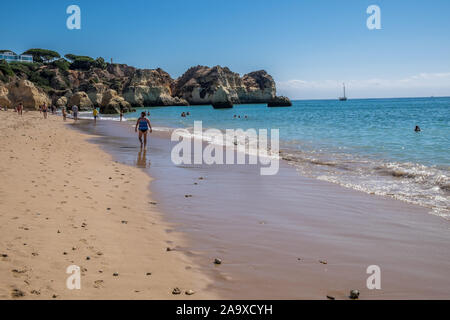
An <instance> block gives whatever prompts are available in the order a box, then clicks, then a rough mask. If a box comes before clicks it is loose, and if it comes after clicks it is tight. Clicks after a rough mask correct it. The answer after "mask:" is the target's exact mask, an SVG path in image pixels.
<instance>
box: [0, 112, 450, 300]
mask: <svg viewBox="0 0 450 320" xmlns="http://www.w3.org/2000/svg"><path fill="white" fill-rule="evenodd" d="M0 117H1V119H0V120H2V121H1V123H2V125H3V127H2V128H1V129H2V132H3V135H2V137H1V138H0V139H2V143H3V145H4V146H5V147H4V151H5V152H3V153H2V158H1V163H2V166H1V167H0V168H1V170H0V174H1V177H2V179H3V178H4V179H5V181H6V184H4V186H2V189H1V190H0V200H1V201H0V212H1V213H2V214H1V216H0V219H1V221H0V228H1V229H0V231H1V233H0V234H1V239H0V240H1V243H2V244H3V243H4V244H5V245H4V247H2V248H0V254H5V255H6V257H2V258H0V262H1V263H0V268H1V269H0V276H1V279H2V280H4V282H3V283H6V285H4V286H2V287H1V289H0V299H11V298H14V299H172V298H175V299H178V298H180V299H181V298H184V299H185V298H189V297H191V296H187V295H185V294H184V293H185V290H194V291H195V292H196V293H195V294H194V295H193V296H192V297H193V298H195V299H219V298H224V299H327V296H332V297H334V298H335V299H348V293H349V290H352V289H358V290H359V291H360V292H361V299H421V298H427V299H431V298H432V299H447V298H448V288H449V286H450V283H448V278H447V274H446V271H447V266H448V265H449V264H450V261H449V259H450V258H449V257H448V255H446V254H445V252H446V249H445V248H446V244H447V243H448V241H449V240H450V236H449V232H448V230H449V226H448V221H446V220H444V219H441V218H439V217H436V216H432V215H429V214H428V212H427V210H426V209H425V208H422V207H419V206H416V205H411V204H407V203H404V202H401V201H398V200H394V199H390V198H386V197H381V196H373V195H368V194H365V193H362V192H358V191H355V190H351V189H346V188H343V187H341V186H339V185H336V184H332V183H328V182H324V181H319V180H316V179H310V178H305V177H302V176H301V175H299V174H298V172H297V171H296V170H295V168H294V167H292V166H290V165H289V164H287V163H286V162H284V161H282V162H281V167H280V172H279V174H278V175H276V176H273V177H262V176H260V175H259V167H258V166H242V165H241V166H239V165H234V166H206V165H199V166H195V165H193V166H175V165H174V164H172V163H171V162H170V150H171V147H172V144H173V143H171V142H170V140H169V139H168V135H167V133H157V132H156V133H154V134H152V135H151V136H150V142H149V150H148V151H147V152H146V153H145V152H142V151H141V150H140V149H139V147H138V141H137V138H136V135H135V133H134V131H133V127H132V124H131V123H129V122H122V123H120V122H116V121H97V123H94V122H93V121H90V120H82V121H80V122H79V123H77V124H76V125H72V124H73V121H72V120H68V121H67V125H64V123H63V121H62V119H61V118H60V117H57V116H50V117H49V119H48V120H44V119H42V117H41V116H40V115H39V113H38V112H27V113H25V114H24V117H23V119H22V118H19V117H18V116H17V114H15V113H13V112H7V113H6V112H2V113H0ZM154 125H155V124H154ZM67 126H70V128H68V127H67ZM73 129H76V130H73ZM99 163H100V164H101V165H98V164H99ZM105 164H106V165H105ZM22 173H23V174H24V176H23V177H22V176H21V174H22ZM125 177H126V178H125ZM137 177H138V178H137ZM109 178H111V179H109ZM28 180H30V181H28ZM67 181H68V182H67ZM5 186H11V187H10V188H6V187H5ZM186 195H191V197H186ZM24 197H25V198H24ZM155 201H156V202H155ZM95 202H96V203H95ZM4 231H5V232H4ZM49 244H50V245H49ZM167 248H170V251H167ZM143 252H144V253H143ZM88 257H89V259H88ZM215 258H220V259H221V260H222V264H221V265H214V263H213V261H214V259H215ZM72 264H75V265H77V264H78V265H79V266H80V267H81V268H82V271H83V272H82V290H73V291H70V290H68V289H67V288H66V282H65V281H66V279H67V277H68V276H69V275H68V274H66V273H65V271H66V270H65V269H66V268H67V267H68V266H69V265H72ZM370 265H379V266H380V268H381V270H382V290H369V289H367V288H366V279H367V277H368V276H369V275H368V274H367V273H366V269H367V267H368V266H370ZM100 271H101V272H100ZM148 273H151V274H150V275H148ZM115 274H117V276H115ZM175 287H179V288H180V289H181V293H182V294H181V295H173V294H172V290H173V289H174V288H175ZM21 294H24V296H21Z"/></svg>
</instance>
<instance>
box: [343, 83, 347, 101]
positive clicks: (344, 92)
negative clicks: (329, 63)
mask: <svg viewBox="0 0 450 320" xmlns="http://www.w3.org/2000/svg"><path fill="white" fill-rule="evenodd" d="M342 85H343V86H344V98H347V97H346V96H345V83H343V84H342Z"/></svg>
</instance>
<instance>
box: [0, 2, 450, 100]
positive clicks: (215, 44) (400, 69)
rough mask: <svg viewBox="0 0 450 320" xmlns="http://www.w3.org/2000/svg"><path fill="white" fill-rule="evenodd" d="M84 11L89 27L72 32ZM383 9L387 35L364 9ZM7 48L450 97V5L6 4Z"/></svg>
mask: <svg viewBox="0 0 450 320" xmlns="http://www.w3.org/2000/svg"><path fill="white" fill-rule="evenodd" d="M71 4H76V5H79V6H80V8H81V18H82V29H81V30H68V29H67V28H66V19H67V17H68V15H67V14H66V8H67V7H68V6H69V5H71ZM371 4H377V5H378V6H380V8H381V23H382V29H381V30H373V31H370V30H368V29H367V27H366V20H367V17H368V15H367V14H366V9H367V7H368V6H369V5H371ZM0 30H1V31H0V39H1V40H0V43H1V44H0V47H1V48H0V49H11V50H13V51H16V52H23V51H25V50H26V49H28V48H32V47H39V48H48V49H53V50H56V51H58V52H59V53H61V54H66V53H74V54H81V55H89V56H92V57H99V56H102V57H104V58H105V59H107V60H109V59H110V58H111V57H112V58H114V62H119V63H127V64H129V65H133V66H136V67H141V68H156V67H161V68H163V69H164V70H166V71H167V72H169V73H170V74H171V75H172V77H174V78H176V77H178V76H179V75H181V74H182V73H183V72H184V71H185V70H186V69H187V68H189V67H190V66H193V65H197V64H202V65H209V66H213V65H222V66H228V67H230V69H232V70H233V71H236V72H239V73H241V74H244V73H247V72H249V71H253V70H258V69H265V70H267V71H268V72H269V73H270V74H272V75H273V76H274V78H275V80H276V81H277V83H278V89H279V92H280V93H283V94H287V95H289V96H291V97H292V98H331V97H336V96H337V95H339V94H340V93H341V92H340V91H341V88H340V86H341V83H342V82H344V81H345V82H346V83H347V86H348V91H349V95H350V96H351V97H377V96H380V97H382V96H386V97H390V96H423V95H425V96H427V95H436V96H438V95H450V41H449V39H450V38H449V37H450V1H449V0H433V1H425V0H420V1H419V0H371V1H366V0H345V1H339V0H317V1H312V0H297V1H288V0H277V1H275V0H270V1H269V0H183V1H178V0H171V1H159V0H158V1H156V0H139V1H128V2H126V1H102V0H95V1H93V0H89V1H87V0H72V1H65V0H54V1H45V0H42V1H33V0H29V1H26V0H22V1H20V4H18V3H17V2H15V1H2V4H1V11H0Z"/></svg>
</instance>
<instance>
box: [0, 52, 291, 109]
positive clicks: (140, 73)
mask: <svg viewBox="0 0 450 320" xmlns="http://www.w3.org/2000/svg"><path fill="white" fill-rule="evenodd" d="M4 69H5V70H6V68H4ZM2 70H3V69H0V79H1V80H2V81H3V82H0V105H2V104H3V105H8V106H12V105H15V104H17V103H18V101H19V100H20V101H23V103H24V104H25V107H26V108H28V109H36V108H38V106H39V105H41V104H42V103H44V102H45V103H47V104H50V103H53V104H54V105H57V106H58V107H61V106H64V105H66V106H67V107H69V108H70V107H71V106H72V105H74V104H76V105H78V106H79V107H80V110H92V108H99V107H100V108H101V109H102V110H103V111H105V112H108V113H110V112H113V113H115V112H118V110H120V108H122V109H124V111H128V110H130V108H132V107H150V106H180V105H189V104H191V105H202V104H208V105H209V104H212V105H213V106H215V107H217V108H219V107H232V105H233V104H239V103H269V104H270V105H273V104H280V103H281V104H286V102H285V101H284V100H280V99H279V98H277V97H276V87H275V81H274V80H273V78H272V77H271V76H270V75H269V74H267V72H266V71H264V70H260V71H255V72H251V73H248V74H246V75H244V76H242V77H241V76H240V75H239V74H238V73H235V72H232V71H231V70H230V69H228V68H227V67H221V66H215V67H212V68H210V67H206V66H196V67H193V68H190V69H189V70H187V71H186V72H185V73H184V74H183V75H182V76H181V77H179V78H178V79H177V80H174V79H172V78H171V76H170V75H169V74H168V73H167V72H165V71H164V70H162V69H159V68H158V69H137V68H134V67H131V66H127V65H125V64H109V63H108V64H104V65H102V66H98V65H92V66H91V67H88V68H83V69H80V68H72V65H71V64H70V63H69V62H67V61H66V62H64V61H59V60H58V64H54V63H47V64H42V63H40V64H39V63H33V64H23V65H21V66H20V67H16V68H14V72H13V73H14V75H11V72H9V73H5V72H6V71H2ZM19 87H20V88H19ZM110 90H113V91H114V94H113V93H112V91H110Z"/></svg>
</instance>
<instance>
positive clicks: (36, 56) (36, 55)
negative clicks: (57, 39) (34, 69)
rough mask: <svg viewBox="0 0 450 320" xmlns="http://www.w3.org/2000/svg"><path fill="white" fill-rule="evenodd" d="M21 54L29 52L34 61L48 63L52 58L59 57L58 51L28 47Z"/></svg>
mask: <svg viewBox="0 0 450 320" xmlns="http://www.w3.org/2000/svg"><path fill="white" fill-rule="evenodd" d="M23 54H30V55H32V56H33V60H34V61H35V62H44V63H48V62H51V61H52V60H54V59H58V58H61V56H60V55H59V53H58V52H56V51H52V50H47V49H29V50H27V51H25V52H24V53H23Z"/></svg>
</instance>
